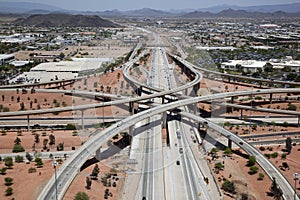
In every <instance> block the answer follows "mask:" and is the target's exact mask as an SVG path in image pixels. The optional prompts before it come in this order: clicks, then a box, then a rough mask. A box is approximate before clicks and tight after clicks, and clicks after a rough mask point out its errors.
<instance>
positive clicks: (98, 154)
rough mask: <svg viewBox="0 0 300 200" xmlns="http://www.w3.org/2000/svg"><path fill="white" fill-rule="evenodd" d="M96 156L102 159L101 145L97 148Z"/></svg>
mask: <svg viewBox="0 0 300 200" xmlns="http://www.w3.org/2000/svg"><path fill="white" fill-rule="evenodd" d="M95 158H96V159H97V160H99V161H101V147H100V148H99V149H97V151H96V155H95Z"/></svg>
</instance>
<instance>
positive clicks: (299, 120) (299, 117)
mask: <svg viewBox="0 0 300 200" xmlns="http://www.w3.org/2000/svg"><path fill="white" fill-rule="evenodd" d="M299 126H300V116H299V115H298V127H299Z"/></svg>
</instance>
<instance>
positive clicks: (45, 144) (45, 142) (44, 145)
mask: <svg viewBox="0 0 300 200" xmlns="http://www.w3.org/2000/svg"><path fill="white" fill-rule="evenodd" d="M48 141H49V140H48V139H47V138H45V139H44V140H43V149H47V144H48Z"/></svg>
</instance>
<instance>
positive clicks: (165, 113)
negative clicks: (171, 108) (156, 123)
mask: <svg viewBox="0 0 300 200" xmlns="http://www.w3.org/2000/svg"><path fill="white" fill-rule="evenodd" d="M162 128H167V112H163V113H162Z"/></svg>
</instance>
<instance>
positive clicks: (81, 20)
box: [12, 13, 120, 28]
mask: <svg viewBox="0 0 300 200" xmlns="http://www.w3.org/2000/svg"><path fill="white" fill-rule="evenodd" d="M12 23H13V24H16V25H26V26H39V27H110V28H116V27H120V26H119V25H117V24H114V23H112V22H111V21H109V20H106V19H102V18H100V17H99V16H97V15H69V14H58V13H56V14H38V15H30V16H29V17H27V18H19V19H17V20H16V21H14V22H12Z"/></svg>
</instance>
